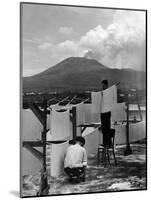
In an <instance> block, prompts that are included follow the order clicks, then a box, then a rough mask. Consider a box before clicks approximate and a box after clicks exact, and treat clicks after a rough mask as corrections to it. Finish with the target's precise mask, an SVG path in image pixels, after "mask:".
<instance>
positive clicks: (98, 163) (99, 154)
mask: <svg viewBox="0 0 151 200" xmlns="http://www.w3.org/2000/svg"><path fill="white" fill-rule="evenodd" d="M99 164H100V150H99V148H98V166H99Z"/></svg>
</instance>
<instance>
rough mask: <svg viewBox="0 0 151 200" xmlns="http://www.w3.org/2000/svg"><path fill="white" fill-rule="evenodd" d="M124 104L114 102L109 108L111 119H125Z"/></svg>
mask: <svg viewBox="0 0 151 200" xmlns="http://www.w3.org/2000/svg"><path fill="white" fill-rule="evenodd" d="M125 109H126V106H125V103H114V104H112V108H111V121H114V122H115V121H124V120H126V111H125Z"/></svg>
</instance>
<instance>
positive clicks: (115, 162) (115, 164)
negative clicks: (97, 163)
mask: <svg viewBox="0 0 151 200" xmlns="http://www.w3.org/2000/svg"><path fill="white" fill-rule="evenodd" d="M113 157H114V162H115V166H116V165H117V161H116V157H115V151H114V146H113Z"/></svg>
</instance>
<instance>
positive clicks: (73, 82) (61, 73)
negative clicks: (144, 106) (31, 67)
mask: <svg viewBox="0 0 151 200" xmlns="http://www.w3.org/2000/svg"><path fill="white" fill-rule="evenodd" d="M103 79H108V80H109V81H110V83H111V84H112V83H116V82H120V83H121V84H120V86H121V87H123V88H128V87H129V88H132V87H135V88H138V89H143V88H145V73H144V72H140V71H134V70H129V69H127V70H126V69H111V68H108V67H105V66H104V65H102V64H100V63H99V62H97V61H96V60H91V59H86V58H81V57H71V58H68V59H65V60H63V61H62V62H60V63H58V64H57V65H55V66H54V67H51V68H49V69H47V70H46V71H44V72H41V73H39V74H37V75H34V76H31V77H25V78H23V89H24V92H28V91H40V92H44V91H51V90H52V91H54V90H61V91H62V90H70V91H71V90H91V89H99V87H100V82H101V80H103Z"/></svg>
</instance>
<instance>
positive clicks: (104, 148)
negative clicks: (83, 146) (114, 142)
mask: <svg viewBox="0 0 151 200" xmlns="http://www.w3.org/2000/svg"><path fill="white" fill-rule="evenodd" d="M104 167H106V147H104Z"/></svg>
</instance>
